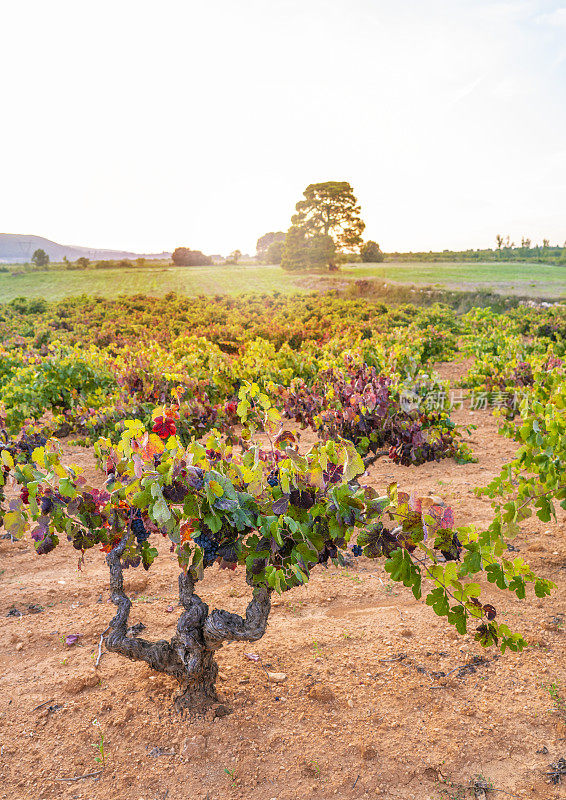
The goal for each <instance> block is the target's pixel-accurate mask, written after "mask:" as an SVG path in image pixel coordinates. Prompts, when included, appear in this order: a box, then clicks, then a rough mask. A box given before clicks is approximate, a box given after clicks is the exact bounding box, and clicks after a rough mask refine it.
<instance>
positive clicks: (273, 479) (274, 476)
mask: <svg viewBox="0 0 566 800" xmlns="http://www.w3.org/2000/svg"><path fill="white" fill-rule="evenodd" d="M267 482H268V484H269V485H270V486H271V487H272V488H275V486H278V485H279V470H276V469H274V470H272V471H271V472H270V473H269V475H268V477H267Z"/></svg>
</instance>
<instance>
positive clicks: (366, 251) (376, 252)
mask: <svg viewBox="0 0 566 800" xmlns="http://www.w3.org/2000/svg"><path fill="white" fill-rule="evenodd" d="M360 254H361V256H362V261H365V262H366V263H377V262H380V261H383V259H384V255H383V253H382V251H381V248H380V246H379V245H378V243H377V242H374V241H372V240H371V239H370V240H369V241H367V242H364V244H363V245H362V247H361V250H360Z"/></svg>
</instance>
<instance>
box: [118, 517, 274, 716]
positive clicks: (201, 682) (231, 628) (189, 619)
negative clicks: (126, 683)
mask: <svg viewBox="0 0 566 800" xmlns="http://www.w3.org/2000/svg"><path fill="white" fill-rule="evenodd" d="M129 535H130V534H129V532H127V533H125V534H124V536H123V537H122V539H121V541H120V543H119V544H118V545H117V546H116V547H115V548H114V549H113V550H111V551H110V553H108V555H107V557H106V561H107V563H108V566H109V568H110V588H111V591H112V602H113V603H114V604H115V605H116V606H117V607H118V611H117V613H116V615H115V617H114V618H113V619H112V620H111V622H110V625H109V628H110V632H109V633H108V636H107V637H106V647H107V649H108V650H109V651H110V652H114V653H119V654H120V655H123V656H127V657H128V658H130V659H132V661H145V662H146V663H147V664H149V666H150V667H151V668H152V669H155V670H157V671H158V672H163V673H165V674H167V675H171V676H172V677H174V678H176V680H177V681H178V682H179V684H180V687H181V694H180V695H178V697H176V698H175V708H176V709H177V710H179V711H181V710H184V709H186V710H188V711H190V712H191V713H200V712H204V711H206V710H207V709H208V708H210V707H211V706H213V705H214V704H215V703H217V702H218V696H217V694H216V688H215V684H216V676H217V675H218V666H217V664H216V661H215V659H214V651H215V650H218V649H219V648H220V647H222V645H223V644H224V642H227V641H247V642H255V641H257V640H258V639H261V637H262V636H263V634H264V633H265V630H266V628H267V619H268V616H269V612H270V610H271V590H270V589H266V588H260V589H255V590H254V596H253V597H252V599H251V601H250V603H249V604H248V607H247V609H246V616H245V619H244V618H242V617H240V616H239V615H238V614H231V613H229V612H228V611H221V610H218V609H215V610H214V611H212V612H211V613H209V610H208V606H207V605H206V603H204V602H203V601H202V600H201V599H200V597H199V596H198V595H197V594H195V593H194V586H195V579H194V578H193V577H192V575H191V574H190V573H188V574H185V573H184V572H182V573H181V574H180V575H179V600H180V602H181V605H182V606H183V608H184V609H185V610H184V611H183V613H182V614H181V616H180V618H179V622H178V624H177V632H176V634H175V636H174V637H173V638H172V639H171V641H167V640H161V641H157V642H148V641H146V640H145V639H140V638H139V637H137V636H128V617H129V614H130V608H131V605H132V604H131V601H130V599H129V598H128V596H127V595H126V593H125V592H124V575H123V571H122V565H121V562H120V558H121V556H122V554H123V552H124V550H125V548H126V545H127V543H128V539H129Z"/></svg>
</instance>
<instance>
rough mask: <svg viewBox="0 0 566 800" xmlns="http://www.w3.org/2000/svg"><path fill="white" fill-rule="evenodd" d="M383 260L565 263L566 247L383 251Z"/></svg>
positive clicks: (540, 246) (541, 246)
mask: <svg viewBox="0 0 566 800" xmlns="http://www.w3.org/2000/svg"><path fill="white" fill-rule="evenodd" d="M385 261H480V262H481V261H494V262H497V261H527V262H533V261H536V262H538V263H539V264H566V247H559V246H552V247H551V246H550V245H536V246H535V247H513V246H508V247H507V246H506V247H497V248H488V249H486V250H442V251H441V252H433V251H432V250H431V251H429V252H428V253H426V252H423V253H385Z"/></svg>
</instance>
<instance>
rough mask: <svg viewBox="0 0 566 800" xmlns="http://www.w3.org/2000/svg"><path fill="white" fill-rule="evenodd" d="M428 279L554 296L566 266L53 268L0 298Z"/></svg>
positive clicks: (1, 280) (8, 278) (5, 278)
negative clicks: (325, 270) (324, 271)
mask: <svg viewBox="0 0 566 800" xmlns="http://www.w3.org/2000/svg"><path fill="white" fill-rule="evenodd" d="M361 279H364V280H372V279H374V280H376V281H379V282H386V283H402V284H415V285H420V286H423V285H425V286H426V285H429V286H437V287H446V288H451V289H462V290H474V289H478V288H489V289H491V290H492V291H496V292H500V293H501V294H506V295H508V294H519V295H529V296H531V297H549V298H558V297H563V296H566V267H560V266H554V265H546V264H522V263H521V264H518V263H510V262H506V263H505V262H502V263H483V264H470V263H414V262H413V263H403V262H388V263H386V264H351V265H348V266H345V267H343V268H342V270H341V271H340V272H339V273H334V274H333V275H332V276H327V275H321V274H305V273H301V274H300V275H297V274H295V273H287V272H285V271H284V270H282V269H281V268H280V267H277V266H258V265H251V266H248V265H242V266H211V267H163V268H159V267H158V268H156V267H154V268H141V269H138V268H123V269H113V270H93V269H89V270H61V271H57V270H51V271H48V272H28V273H25V272H22V273H18V272H17V270H16V272H15V273H14V274H12V273H0V302H7V301H9V300H12V299H13V298H14V297H22V296H23V297H44V298H45V299H47V300H60V299H61V298H63V297H68V296H73V295H79V294H83V293H85V294H92V295H101V296H104V297H115V296H117V295H119V294H139V293H141V294H147V295H156V296H161V295H164V294H167V293H168V292H178V293H179V294H187V295H199V294H207V295H214V294H242V293H247V292H254V293H260V294H261V293H263V292H283V293H285V294H290V293H294V292H298V291H299V292H305V291H313V290H315V289H329V288H333V287H335V288H345V287H347V285H348V283H349V282H350V281H355V280H361Z"/></svg>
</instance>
